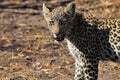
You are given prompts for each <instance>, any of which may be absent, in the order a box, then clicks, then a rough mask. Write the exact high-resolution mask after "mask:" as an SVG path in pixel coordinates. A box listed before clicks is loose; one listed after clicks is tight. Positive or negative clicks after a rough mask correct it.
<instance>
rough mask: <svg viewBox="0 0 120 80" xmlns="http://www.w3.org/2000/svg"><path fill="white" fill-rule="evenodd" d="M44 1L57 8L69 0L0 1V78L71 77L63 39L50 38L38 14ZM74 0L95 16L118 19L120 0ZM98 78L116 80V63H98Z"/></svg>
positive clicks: (118, 69)
mask: <svg viewBox="0 0 120 80" xmlns="http://www.w3.org/2000/svg"><path fill="white" fill-rule="evenodd" d="M44 1H46V4H47V5H48V6H51V7H57V6H60V5H66V4H68V3H69V2H71V1H72V0H0V34H1V35H0V80H73V77H74V59H73V58H72V56H71V55H70V54H69V51H68V50H67V47H66V42H65V41H64V42H62V43H60V44H57V43H55V42H54V40H53V39H52V38H51V34H50V32H49V30H48V29H47V25H46V22H45V20H44V18H43V16H42V10H41V9H42V3H43V2H44ZM76 1H77V0H76ZM76 3H77V8H78V9H79V10H81V11H82V10H89V11H90V12H91V14H93V15H94V16H95V17H97V18H120V0H81V1H80V2H79V1H78V2H76ZM98 80H120V64H117V63H113V62H107V61H104V62H100V64H99V79H98Z"/></svg>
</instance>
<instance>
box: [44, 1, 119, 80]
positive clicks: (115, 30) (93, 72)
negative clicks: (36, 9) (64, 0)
mask: <svg viewBox="0 0 120 80" xmlns="http://www.w3.org/2000/svg"><path fill="white" fill-rule="evenodd" d="M43 15H44V17H45V20H46V21H47V23H48V27H49V29H50V31H51V32H52V33H53V36H54V38H55V40H57V41H63V40H64V38H65V39H66V41H67V45H68V49H69V51H70V54H71V55H72V56H73V57H74V59H75V69H76V70H75V77H74V80H97V77H98V64H99V61H100V60H107V61H114V62H118V63H120V19H112V20H110V19H97V18H94V17H92V16H91V15H89V13H85V12H81V11H77V10H76V11H75V4H74V3H71V4H69V5H67V6H66V7H58V8H55V9H53V10H51V11H50V10H49V8H47V7H46V6H45V5H44V4H43Z"/></svg>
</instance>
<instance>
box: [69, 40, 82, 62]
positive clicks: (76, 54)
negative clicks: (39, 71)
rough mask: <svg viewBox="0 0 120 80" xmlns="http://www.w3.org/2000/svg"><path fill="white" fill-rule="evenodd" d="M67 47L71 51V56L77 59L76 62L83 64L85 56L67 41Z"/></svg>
mask: <svg viewBox="0 0 120 80" xmlns="http://www.w3.org/2000/svg"><path fill="white" fill-rule="evenodd" d="M67 46H68V49H69V51H70V54H71V55H72V56H73V57H74V58H75V60H77V61H79V62H82V59H83V58H84V57H83V55H84V54H83V53H82V52H81V51H80V50H79V49H78V48H77V47H76V46H75V45H74V44H73V43H71V42H70V41H69V40H67Z"/></svg>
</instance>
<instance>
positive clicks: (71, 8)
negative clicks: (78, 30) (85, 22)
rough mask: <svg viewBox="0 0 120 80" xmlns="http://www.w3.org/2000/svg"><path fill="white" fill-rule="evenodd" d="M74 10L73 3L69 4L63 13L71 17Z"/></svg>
mask: <svg viewBox="0 0 120 80" xmlns="http://www.w3.org/2000/svg"><path fill="white" fill-rule="evenodd" d="M75 8H76V6H75V3H70V4H68V5H67V6H66V8H65V12H66V13H67V14H68V15H70V16H73V15H74V13H75Z"/></svg>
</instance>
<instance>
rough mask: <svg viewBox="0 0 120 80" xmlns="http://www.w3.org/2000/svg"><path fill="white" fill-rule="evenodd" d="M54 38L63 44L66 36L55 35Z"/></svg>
mask: <svg viewBox="0 0 120 80" xmlns="http://www.w3.org/2000/svg"><path fill="white" fill-rule="evenodd" d="M53 38H54V39H55V40H56V41H58V42H61V41H63V40H64V38H65V34H57V35H56V34H53Z"/></svg>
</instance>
